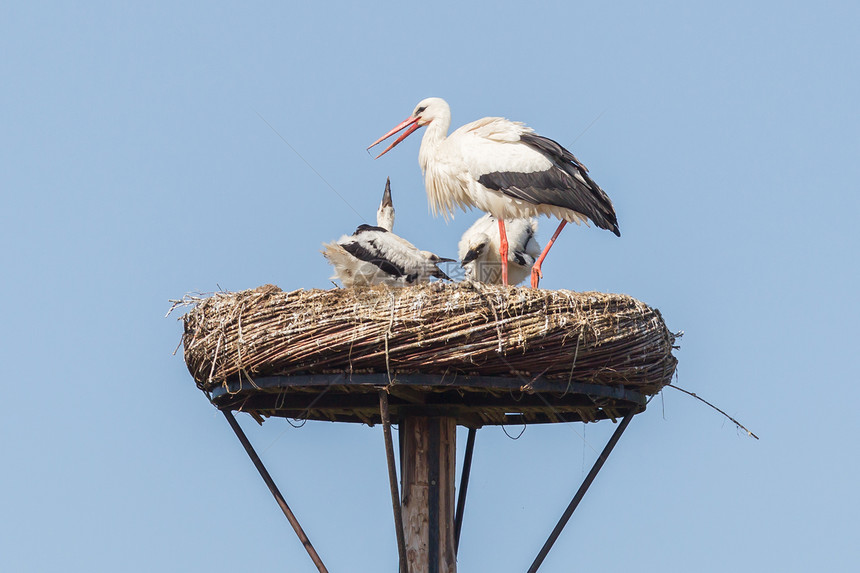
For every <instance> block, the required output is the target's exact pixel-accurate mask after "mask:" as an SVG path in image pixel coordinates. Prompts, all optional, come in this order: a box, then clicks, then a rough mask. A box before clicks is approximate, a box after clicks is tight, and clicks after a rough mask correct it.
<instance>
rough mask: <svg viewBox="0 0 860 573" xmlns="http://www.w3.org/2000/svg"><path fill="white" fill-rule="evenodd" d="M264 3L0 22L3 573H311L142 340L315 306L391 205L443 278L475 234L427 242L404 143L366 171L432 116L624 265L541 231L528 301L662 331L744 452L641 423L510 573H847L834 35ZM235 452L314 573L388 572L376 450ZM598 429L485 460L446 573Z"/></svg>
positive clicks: (514, 525) (581, 429) (60, 13)
mask: <svg viewBox="0 0 860 573" xmlns="http://www.w3.org/2000/svg"><path fill="white" fill-rule="evenodd" d="M292 4H294V5H289V6H288V5H285V3H276V2H271V3H251V4H249V5H246V6H241V7H239V6H233V5H229V4H223V3H207V4H202V3H200V4H193V3H163V2H151V3H147V5H146V6H137V7H128V6H125V5H123V6H119V5H117V4H114V3H107V2H98V3H96V2H91V3H72V2H63V3H46V4H40V3H37V2H30V3H5V4H4V5H3V7H2V8H0V48H2V52H3V54H4V57H3V58H2V60H0V77H2V78H3V86H4V89H2V90H0V117H2V129H0V244H2V245H3V249H2V255H0V257H2V258H0V264H2V267H3V270H4V272H3V280H2V283H0V295H2V296H0V301H2V305H3V306H2V310H3V329H2V331H3V333H2V337H3V343H2V345H0V357H2V364H3V368H4V371H5V382H4V385H3V387H4V403H5V408H4V414H3V416H2V417H0V431H2V433H0V435H2V438H3V440H2V445H0V459H2V462H3V464H2V465H3V471H2V472H0V515H2V516H3V519H2V520H0V568H2V570H4V571H58V570H62V571H117V570H121V571H204V570H205V571H209V572H212V573H214V572H218V571H236V570H255V569H257V570H259V569H261V568H267V569H272V570H288V571H313V570H314V569H313V566H312V564H311V563H310V561H309V560H308V559H307V557H306V556H305V554H304V552H303V550H302V547H301V545H300V544H299V542H298V541H297V540H296V539H295V537H294V535H293V533H292V531H291V530H290V529H289V526H288V524H287V522H286V520H285V519H284V518H283V516H282V515H281V514H280V512H279V510H278V508H277V506H276V505H275V503H274V501H273V500H272V499H271V497H270V495H269V493H268V491H267V490H266V489H265V487H264V485H263V484H262V481H261V480H260V479H259V477H258V476H257V475H256V473H255V471H254V469H253V467H252V465H251V464H250V462H249V461H248V460H247V458H246V457H245V454H244V452H243V451H242V450H241V448H240V446H239V444H238V442H237V441H236V439H235V437H234V436H233V435H232V433H231V432H230V430H229V427H228V426H227V424H226V423H225V421H224V420H223V419H222V417H221V416H220V414H218V413H217V412H216V411H215V409H214V408H212V407H211V406H210V405H209V404H208V402H207V401H206V399H205V397H204V396H203V395H202V394H201V393H200V392H199V391H198V390H197V389H196V388H195V386H194V384H193V382H192V380H191V378H190V376H189V375H188V373H187V371H186V370H185V367H184V364H183V361H182V358H181V353H180V354H178V355H176V356H174V355H172V352H173V350H174V348H175V347H176V344H177V343H178V341H179V336H180V332H181V325H180V323H178V322H177V321H176V320H175V317H170V318H167V319H165V318H164V314H165V312H166V311H167V309H168V307H169V303H168V300H169V299H173V298H178V297H181V296H182V295H183V294H184V293H186V292H194V291H198V292H211V291H214V290H217V289H218V288H223V289H227V290H240V289H245V288H252V287H255V286H258V285H260V284H265V283H274V284H277V285H279V286H280V287H281V288H283V289H284V290H292V289H297V288H329V287H330V286H331V284H330V282H329V281H328V277H329V276H330V274H331V273H330V269H329V268H328V267H327V265H326V263H325V261H324V259H323V258H322V256H321V255H320V253H319V250H320V246H321V243H323V242H324V241H329V240H331V239H333V238H337V237H338V236H339V235H340V234H342V233H344V232H348V231H351V230H352V229H354V228H355V226H356V225H357V224H358V223H360V222H361V220H360V219H359V217H358V215H356V213H355V211H358V213H360V214H361V216H362V217H364V218H367V219H372V218H373V216H374V212H375V208H376V205H377V204H378V201H379V198H380V193H381V192H382V188H383V185H384V182H385V178H386V177H387V176H390V177H391V183H392V192H393V195H394V201H395V205H396V207H397V212H398V215H397V216H398V222H397V225H398V229H399V230H400V232H401V233H402V234H403V235H405V236H406V237H407V238H408V239H410V240H411V241H413V242H415V243H416V244H418V245H420V246H421V247H422V248H426V249H430V250H433V251H435V252H437V253H439V254H440V255H443V256H455V253H456V243H457V240H458V239H459V236H460V233H461V232H462V231H463V230H464V229H465V228H466V227H467V226H468V225H469V224H471V222H472V221H473V220H474V218H476V217H477V215H478V214H477V213H471V214H461V215H458V216H457V218H456V219H455V220H454V221H453V222H452V223H450V224H448V225H446V224H445V223H444V222H443V221H442V220H441V219H433V218H432V216H431V215H430V214H429V212H428V208H427V205H426V197H425V193H424V191H423V183H422V179H421V174H420V170H419V168H418V165H417V150H418V145H419V140H420V136H418V135H416V136H413V137H411V138H410V139H409V140H408V141H407V142H405V143H403V144H401V145H400V146H399V147H398V148H397V149H396V150H394V151H392V152H390V153H389V154H387V155H386V156H385V157H383V158H381V159H380V160H377V161H373V160H372V159H371V157H369V156H368V154H367V153H366V152H365V147H366V146H367V145H368V144H369V143H371V142H372V141H373V140H375V139H376V138H377V137H378V136H380V135H381V134H382V133H384V132H385V131H387V130H388V129H389V128H391V127H393V126H394V125H395V124H396V123H397V122H399V121H400V120H402V119H403V118H405V117H406V116H407V115H408V114H409V113H410V112H411V110H412V108H413V106H414V105H415V104H416V103H417V102H418V101H419V100H421V99H422V98H424V97H428V96H441V97H444V98H446V99H447V100H448V102H449V103H450V104H451V108H452V113H453V122H452V126H454V127H456V126H458V125H461V124H463V123H466V122H468V121H472V120H474V119H477V118H480V117H483V116H487V115H494V116H495V115H501V116H505V117H509V118H511V119H515V120H520V121H525V122H527V123H528V124H529V125H530V126H532V127H533V128H535V129H536V130H537V131H538V132H539V133H541V134H543V135H546V136H548V137H551V138H553V139H556V140H558V141H559V142H560V143H562V144H564V145H566V146H568V147H569V148H571V150H572V151H574V153H575V154H576V155H577V156H578V157H579V158H580V159H581V160H582V161H583V162H584V163H586V164H587V165H588V167H589V169H590V170H591V174H592V176H593V177H594V178H595V180H596V181H598V182H599V183H600V185H601V186H602V187H603V188H604V189H605V190H606V191H607V193H608V194H609V195H610V196H611V197H612V199H613V201H614V203H615V206H616V209H617V212H618V218H619V223H620V227H621V231H622V237H621V238H620V239H618V238H616V237H614V236H613V235H611V234H610V233H607V232H604V231H600V230H596V229H585V228H580V229H576V228H571V229H569V230H566V231H565V233H564V234H562V236H561V238H560V240H559V242H558V243H557V245H556V247H554V250H553V254H552V255H551V256H550V257H549V259H548V260H547V263H546V264H545V265H544V272H545V276H546V279H545V280H544V282H543V283H542V286H543V287H545V288H568V289H574V290H602V291H609V292H624V293H627V294H630V295H632V296H635V297H637V298H639V299H640V300H643V301H645V302H647V303H649V304H651V305H653V306H656V307H657V308H659V309H660V310H661V311H662V312H663V316H664V318H665V319H666V322H667V323H668V325H669V327H670V328H671V329H672V330H683V331H685V335H684V337H683V339H682V340H681V350H680V351H679V352H678V353H677V356H678V358H679V360H680V364H679V370H678V372H679V377H678V380H677V383H678V384H679V385H680V386H682V387H684V388H687V389H689V390H691V391H694V392H697V393H699V394H700V395H702V396H704V397H706V398H707V399H709V400H711V401H712V402H714V403H716V404H717V405H719V406H720V407H722V408H723V409H725V410H726V411H728V412H729V413H730V414H732V415H734V416H735V417H737V418H738V419H740V420H741V421H742V422H744V423H745V424H746V425H747V426H749V427H750V428H751V429H752V430H753V431H755V432H756V433H757V434H758V435H759V436H760V437H761V440H760V441H755V440H752V439H749V438H747V437H745V436H744V435H743V434H742V433H739V432H738V431H736V430H735V428H734V427H733V426H732V424H730V423H728V422H727V421H725V420H724V419H723V418H721V417H720V416H719V415H718V414H716V413H715V412H713V411H712V410H709V409H707V408H706V407H704V406H703V405H701V404H700V403H698V402H696V401H694V400H692V399H690V398H688V397H686V396H684V395H682V394H680V393H678V392H676V391H673V390H671V389H667V390H666V391H665V392H664V394H663V395H662V396H658V397H657V398H655V399H654V400H653V401H652V402H651V405H650V406H649V408H648V410H647V411H646V412H645V413H644V414H642V415H640V416H637V417H636V419H634V420H633V422H632V424H631V426H630V429H629V430H628V432H627V433H626V434H625V435H624V436H623V438H622V440H621V442H620V443H619V445H618V447H617V448H616V450H615V452H614V453H613V455H612V457H611V458H610V460H609V462H608V463H607V464H606V466H605V467H604V469H603V471H602V473H601V475H600V476H599V477H598V479H597V481H596V482H595V484H594V486H593V487H592V489H591V490H590V491H589V493H588V495H587V496H586V498H585V500H584V502H583V503H582V505H581V506H580V508H579V509H578V510H577V513H576V514H574V519H573V520H572V522H571V523H570V525H569V526H568V528H567V529H566V530H565V532H564V534H563V535H562V537H561V539H560V541H559V543H558V544H557V545H556V547H555V548H554V549H553V552H552V553H551V554H550V556H549V558H548V559H547V560H546V562H545V563H544V565H543V567H542V569H541V571H547V572H551V571H570V570H573V569H577V570H595V569H607V568H609V569H611V570H628V569H633V568H637V569H638V570H642V571H657V570H660V571H682V570H684V571H689V570H694V571H701V572H709V571H725V570H732V571H736V572H745V571H785V572H791V571H811V570H831V569H837V570H846V569H848V568H849V567H850V565H851V564H852V563H854V562H856V561H857V560H858V558H860V550H858V549H857V544H856V537H857V528H856V516H857V514H858V510H860V502H858V496H857V493H856V489H857V488H856V484H857V483H858V481H860V467H858V461H857V456H856V454H855V453H854V452H856V444H855V441H856V437H857V434H858V430H860V424H858V422H857V418H856V416H854V415H853V413H852V411H851V410H850V409H848V410H844V409H843V408H842V406H843V405H845V404H852V403H854V402H856V400H857V398H858V390H857V387H858V384H857V383H858V374H857V373H858V371H860V364H858V358H857V356H858V353H857V351H856V346H857V342H858V335H857V324H858V319H860V312H858V311H860V308H858V302H857V301H858V298H857V291H858V286H860V284H858V283H860V281H858V271H857V267H858V265H857V262H856V258H857V252H858V248H860V234H858V231H857V222H856V221H857V216H858V214H860V200H858V194H857V190H858V182H860V161H858V159H860V111H858V105H857V102H858V101H860V60H858V58H857V54H858V53H860V39H858V35H857V33H856V23H857V22H858V18H860V9H858V8H857V7H856V4H854V3H849V2H823V3H817V4H816V5H814V6H813V5H812V4H811V3H797V2H788V3H785V2H758V3H745V2H724V3H720V4H714V3H707V4H706V3H688V2H650V3H647V4H642V3H631V2H615V3H611V4H608V3H587V4H575V3H569V2H557V3H543V2H533V3H527V4H524V3H522V2H510V3H482V2H476V3H464V2H458V3H444V2H441V3H423V4H407V3H383V2H377V3H374V4H373V6H370V5H368V4H367V3H363V4H352V3H337V2H333V3H310V2H307V3H301V4H300V5H299V3H292ZM267 123H268V124H269V125H271V126H272V128H274V130H275V131H277V133H275V131H273V129H272V128H270V127H269V125H267ZM281 137H283V139H284V140H286V141H287V142H288V143H289V145H291V146H292V147H293V148H295V150H296V151H298V152H299V153H300V154H301V156H302V157H303V158H304V160H306V161H307V163H309V164H310V165H311V166H313V169H315V170H316V171H317V172H318V173H319V174H320V175H321V176H322V177H323V178H324V179H325V181H326V182H327V183H326V182H324V181H323V180H322V179H321V178H320V176H318V175H317V174H316V173H315V172H314V170H313V169H311V168H310V167H309V166H308V165H307V164H306V163H305V161H303V160H302V159H301V158H300V157H299V156H298V155H297V154H296V153H295V152H294V151H293V150H292V149H291V148H290V147H289V146H288V145H287V144H285V142H284V141H283V140H282V139H281ZM332 188H333V189H334V190H336V191H337V193H335V191H333V190H332ZM338 193H339V194H340V195H342V196H343V198H344V199H346V201H345V202H344V201H342V200H341V199H340V198H339V197H338ZM353 209H354V210H355V211H353ZM541 225H542V226H541V232H540V238H541V241H542V242H545V241H546V239H547V237H548V236H549V234H551V231H552V228H553V226H554V224H553V223H550V222H549V221H547V220H542V221H541ZM241 421H242V424H243V426H244V427H245V428H246V429H247V431H248V432H249V436H250V438H251V440H252V441H253V442H254V443H255V444H256V445H257V447H258V450H259V451H260V452H261V455H262V457H263V459H264V460H265V461H266V463H267V464H268V466H269V469H270V471H271V472H272V474H273V475H274V477H275V479H276V480H277V481H278V483H279V485H280V486H281V489H282V490H283V491H284V493H285V494H286V496H287V499H288V501H289V503H290V504H291V506H292V507H293V509H294V510H295V512H296V514H297V515H298V517H299V519H300V520H301V522H302V523H303V525H304V526H305V529H306V530H307V532H308V534H309V536H310V537H311V539H312V541H313V542H314V544H315V546H316V547H317V549H318V550H319V552H320V554H321V556H322V557H323V559H324V561H325V562H326V564H327V565H328V567H329V569H330V570H331V571H333V572H334V571H370V570H382V569H389V570H394V567H395V559H396V550H395V545H394V535H393V525H392V519H391V512H390V507H389V505H388V503H389V501H388V496H389V493H388V489H387V482H386V476H385V463H384V451H383V446H382V435H381V429H380V428H378V427H376V428H367V427H364V426H352V425H349V426H337V425H334V424H327V423H308V424H306V425H305V426H304V427H302V428H300V429H295V428H292V427H290V426H288V425H287V424H286V423H285V422H284V421H283V420H271V421H268V422H266V423H265V424H264V425H263V427H257V426H256V424H254V423H253V422H252V421H251V420H249V419H244V418H243V419H242V420H241ZM612 430H613V425H612V424H611V423H606V422H605V423H600V424H589V425H586V426H582V425H571V426H557V427H529V428H528V429H527V430H526V432H525V434H524V435H523V436H522V438H520V439H519V440H517V441H511V440H510V439H509V438H507V437H506V436H505V435H504V434H503V433H502V431H501V429H499V428H486V429H483V430H481V431H480V432H479V433H478V440H477V446H476V453H475V465H474V467H473V473H472V482H471V484H472V485H471V487H470V490H469V494H470V497H469V501H468V505H467V513H466V519H465V524H464V529H463V538H462V544H461V552H460V561H459V565H460V570H461V571H524V570H526V568H527V567H528V565H529V563H530V562H531V560H532V558H533V557H534V555H535V553H536V552H537V550H538V549H539V548H540V545H541V543H542V542H543V540H544V539H545V537H546V535H547V534H548V533H549V531H550V529H551V528H552V526H553V524H554V523H555V520H556V519H557V518H558V515H559V514H560V512H561V511H562V509H563V508H564V506H565V505H566V504H567V502H568V501H569V499H570V497H571V495H572V493H573V491H574V490H575V489H576V487H577V486H578V484H579V482H580V481H581V479H582V477H583V476H584V474H585V473H586V472H587V471H588V468H589V467H590V465H591V463H592V462H593V460H594V459H595V458H596V455H597V454H596V452H597V451H599V450H600V449H601V447H602V445H603V443H604V442H605V440H606V439H607V438H608V436H609V435H610V434H611V432H612ZM461 445H462V444H461ZM461 451H462V448H461Z"/></svg>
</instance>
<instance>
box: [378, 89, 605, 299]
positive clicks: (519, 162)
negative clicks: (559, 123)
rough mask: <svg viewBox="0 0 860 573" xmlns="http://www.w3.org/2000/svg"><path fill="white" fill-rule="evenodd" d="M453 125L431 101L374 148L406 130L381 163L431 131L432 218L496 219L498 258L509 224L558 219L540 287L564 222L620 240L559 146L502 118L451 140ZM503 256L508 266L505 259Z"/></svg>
mask: <svg viewBox="0 0 860 573" xmlns="http://www.w3.org/2000/svg"><path fill="white" fill-rule="evenodd" d="M450 125H451V110H450V108H449V106H448V104H447V102H445V100H443V99H441V98H427V99H425V100H422V101H421V102H420V103H419V104H418V105H417V106H416V107H415V110H414V111H413V112H412V115H411V116H409V117H408V118H407V119H405V120H404V121H402V122H401V123H400V124H398V125H397V126H396V127H394V129H392V130H391V131H389V132H388V133H386V134H385V135H384V136H382V137H381V138H379V139H378V140H377V141H375V142H374V143H373V144H372V145H371V146H370V147H373V146H374V145H376V144H378V143H380V142H381V141H383V140H385V139H387V138H388V137H391V136H392V135H394V134H395V133H397V132H399V131H400V130H402V129H406V128H408V129H406V131H405V132H404V133H403V134H402V135H401V136H400V137H398V138H397V139H396V140H395V141H394V143H392V144H391V145H389V146H388V147H387V148H386V149H385V150H384V151H383V152H382V153H380V154H379V156H382V155H383V154H385V153H386V152H388V150H390V149H392V148H393V147H394V146H395V145H397V144H398V143H400V142H401V141H403V140H404V139H406V137H408V136H409V135H410V134H411V133H413V132H414V131H415V130H417V129H418V128H419V127H423V126H426V127H427V130H426V131H425V133H424V137H423V138H422V140H421V148H420V150H419V152H418V162H419V164H420V165H421V170H422V172H423V173H424V184H425V187H426V188H427V197H428V200H429V202H430V207H431V209H432V210H433V213H434V214H436V213H441V214H442V215H443V217H445V218H446V219H447V218H448V217H449V216H450V215H452V214H453V212H454V210H455V209H456V208H457V207H459V208H462V209H464V210H465V209H466V208H469V207H477V208H478V209H481V210H482V211H485V212H487V213H489V214H491V215H493V216H494V217H496V218H497V219H498V220H499V230H500V234H501V241H500V249H501V251H506V250H507V247H506V245H505V239H504V237H505V235H504V234H503V233H504V227H503V226H504V221H505V220H507V219H513V218H520V217H532V216H536V215H547V216H551V217H555V218H558V219H560V220H561V224H560V225H559V227H558V230H557V231H556V233H555V234H554V235H553V238H552V239H551V240H550V241H549V243H548V244H547V246H546V248H545V250H544V252H543V253H542V254H541V255H540V257H538V259H537V261H536V263H535V265H534V268H533V271H532V286H535V287H536V286H537V282H538V278H539V277H540V275H541V272H540V265H541V263H542V261H543V259H544V257H545V256H546V253H547V252H548V251H549V248H550V247H551V246H552V243H553V242H554V241H555V238H556V237H557V236H558V234H559V233H560V232H561V229H562V228H563V227H564V225H565V224H566V223H569V222H572V223H577V224H578V223H587V221H588V220H589V219H590V220H591V221H593V222H594V223H595V225H597V226H598V227H600V228H603V229H608V230H610V231H612V232H613V233H615V234H616V235H618V236H620V232H619V230H618V222H617V219H616V216H615V209H614V208H613V206H612V201H610V199H609V197H608V196H607V195H606V193H604V192H603V190H602V189H601V188H600V187H599V186H598V185H597V183H595V182H594V181H593V180H592V179H591V178H590V177H589V175H588V170H587V169H586V168H585V166H584V165H583V164H582V163H580V162H579V160H577V159H576V157H574V155H573V154H572V153H571V152H570V151H568V150H567V149H565V148H564V147H562V146H561V145H559V144H558V143H556V142H555V141H553V140H551V139H549V138H546V137H542V136H540V135H537V134H536V133H534V130H532V129H531V128H529V127H527V126H525V125H524V124H522V123H520V122H515V121H509V120H507V119H504V118H501V117H485V118H483V119H479V120H478V121H474V122H472V123H468V124H466V125H464V126H462V127H460V128H459V129H456V130H455V131H454V132H453V133H451V134H450V135H447V133H448V128H449V127H450ZM379 156H377V157H379ZM500 257H501V259H502V261H503V266H504V265H506V261H507V258H508V257H507V256H506V253H500Z"/></svg>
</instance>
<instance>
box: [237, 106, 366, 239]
mask: <svg viewBox="0 0 860 573" xmlns="http://www.w3.org/2000/svg"><path fill="white" fill-rule="evenodd" d="M254 113H256V114H257V117H259V118H260V119H262V120H263V123H265V124H266V125H268V126H269V129H271V130H272V131H274V132H275V135H277V136H278V137H280V138H281V141H283V142H284V143H286V144H287V147H289V148H290V149H292V150H293V153H295V154H296V155H298V156H299V159H301V160H302V161H304V162H305V165H307V166H308V167H310V168H311V171H313V172H314V173H316V174H317V177H319V178H320V179H322V181H323V183H325V184H326V185H328V188H329V189H331V190H332V191H334V194H335V195H337V196H338V197H340V200H341V201H343V202H344V203H345V204H346V206H347V207H349V208H350V209H352V212H353V213H355V214H356V215H358V218H359V219H361V220H362V221H364V222H365V223H367V220H366V219H365V218H364V217H362V216H361V213H359V212H358V211H356V210H355V207H353V206H352V205H350V203H349V201H347V200H346V199H345V198H344V196H343V195H341V194H340V193H338V192H337V189H335V188H334V187H332V185H331V183H329V182H328V181H326V178H325V177H323V176H322V175H321V174H320V172H319V171H317V170H316V169H314V166H313V165H311V164H310V163H309V162H308V160H307V159H305V158H304V157H303V156H302V154H301V153H299V152H298V151H297V150H296V148H295V147H293V146H292V145H291V144H290V142H289V141H287V140H286V139H285V138H284V136H283V135H281V134H280V133H278V130H277V129H275V128H274V127H273V126H272V124H271V123H269V122H268V121H266V118H265V117H263V116H262V115H260V112H259V111H257V110H254Z"/></svg>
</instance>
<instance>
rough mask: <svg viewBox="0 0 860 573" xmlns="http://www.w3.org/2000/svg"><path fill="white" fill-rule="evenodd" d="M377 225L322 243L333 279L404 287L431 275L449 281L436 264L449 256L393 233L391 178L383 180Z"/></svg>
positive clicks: (425, 279) (421, 281)
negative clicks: (334, 240)
mask: <svg viewBox="0 0 860 573" xmlns="http://www.w3.org/2000/svg"><path fill="white" fill-rule="evenodd" d="M376 224H377V226H375V227H374V226H372V225H360V226H359V227H358V229H356V230H355V233H353V234H352V235H344V236H342V237H341V238H340V239H338V240H337V242H332V243H325V244H323V247H324V248H325V249H324V250H323V255H324V256H325V257H326V259H328V261H329V263H331V264H332V266H333V267H334V272H335V275H334V276H333V277H331V278H332V279H338V280H340V282H341V284H342V285H343V286H344V287H354V286H371V285H377V284H386V285H389V286H406V285H410V284H418V283H423V282H428V281H429V280H430V277H435V278H438V279H446V280H450V278H449V277H448V275H446V274H445V273H444V272H442V270H441V269H440V268H439V267H438V264H439V263H440V262H444V261H452V259H443V258H442V257H439V256H438V255H435V254H433V253H431V252H429V251H422V250H420V249H418V248H417V247H416V246H415V245H413V244H412V243H410V242H409V241H407V240H406V239H404V238H403V237H399V236H397V235H395V234H394V233H393V232H392V229H393V228H394V205H393V203H392V201H391V183H390V181H386V182H385V192H384V193H383V196H382V202H381V203H380V205H379V209H378V210H377V212H376Z"/></svg>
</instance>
